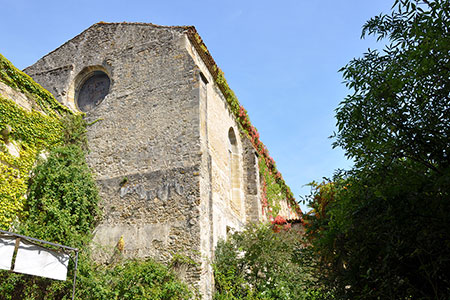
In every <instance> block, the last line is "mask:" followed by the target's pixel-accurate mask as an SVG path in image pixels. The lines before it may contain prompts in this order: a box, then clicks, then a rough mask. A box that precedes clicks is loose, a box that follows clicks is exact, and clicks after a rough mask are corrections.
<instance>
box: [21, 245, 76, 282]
mask: <svg viewBox="0 0 450 300" xmlns="http://www.w3.org/2000/svg"><path fill="white" fill-rule="evenodd" d="M13 248H14V247H13ZM68 264H69V255H68V254H65V253H61V252H57V251H52V250H49V249H46V248H43V247H40V246H37V245H34V244H32V243H28V242H24V241H23V240H21V241H20V244H19V248H18V250H17V256H16V261H15V264H14V272H18V273H24V274H29V275H36V276H42V277H47V278H52V279H57V280H66V278H67V268H68Z"/></svg>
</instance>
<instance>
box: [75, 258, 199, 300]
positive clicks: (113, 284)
mask: <svg viewBox="0 0 450 300" xmlns="http://www.w3.org/2000/svg"><path fill="white" fill-rule="evenodd" d="M94 274H95V275H94ZM77 296H78V297H79V298H80V299H92V300H96V299H98V300H103V299H108V300H109V299H120V300H125V299H136V300H138V299H155V300H160V299H161V300H184V299H186V300H187V299H191V297H192V292H191V291H190V290H189V288H188V286H187V285H186V284H184V283H181V282H180V281H179V280H178V279H177V278H176V276H175V275H174V274H173V273H172V272H170V271H169V269H168V268H167V267H165V266H163V265H162V264H159V263H156V262H154V261H152V260H146V261H137V260H129V261H125V262H124V263H122V264H118V265H115V266H113V267H112V268H107V267H101V266H97V267H95V268H92V269H91V270H89V271H88V272H86V273H84V274H83V275H82V278H81V284H80V289H79V292H78V293H77Z"/></svg>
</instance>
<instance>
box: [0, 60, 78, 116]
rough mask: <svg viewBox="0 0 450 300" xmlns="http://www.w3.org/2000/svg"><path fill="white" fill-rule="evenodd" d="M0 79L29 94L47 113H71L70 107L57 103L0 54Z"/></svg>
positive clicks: (53, 114)
mask: <svg viewBox="0 0 450 300" xmlns="http://www.w3.org/2000/svg"><path fill="white" fill-rule="evenodd" d="M0 81H2V82H3V83H5V84H6V85H8V86H10V87H12V88H14V89H16V90H18V91H21V92H22V93H24V94H25V95H27V96H29V97H30V98H31V99H33V100H34V101H35V102H36V103H35V104H36V105H37V106H38V107H39V108H40V109H42V111H43V112H45V113H46V114H47V115H51V116H55V115H59V116H62V115H64V114H65V113H69V114H70V113H71V111H70V109H68V108H67V107H65V106H64V105H62V104H61V103H59V102H58V101H57V100H56V99H55V97H53V95H52V94H50V92H49V91H47V90H46V89H44V88H43V87H42V86H40V85H39V84H37V83H36V82H35V81H34V80H33V79H32V78H31V77H30V76H28V75H27V74H25V73H24V72H22V71H20V70H18V69H17V68H16V67H15V66H14V65H13V64H12V63H11V62H10V61H9V60H7V59H6V58H5V57H4V56H3V55H1V54H0Z"/></svg>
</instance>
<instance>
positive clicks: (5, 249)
mask: <svg viewBox="0 0 450 300" xmlns="http://www.w3.org/2000/svg"><path fill="white" fill-rule="evenodd" d="M15 244H16V238H15V237H12V236H2V235H0V269H3V270H10V269H11V262H12V259H13V255H14V247H15Z"/></svg>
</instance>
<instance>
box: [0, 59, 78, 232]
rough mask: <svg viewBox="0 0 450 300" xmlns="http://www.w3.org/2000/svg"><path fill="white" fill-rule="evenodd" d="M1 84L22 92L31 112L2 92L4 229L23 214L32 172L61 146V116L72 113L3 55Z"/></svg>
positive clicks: (0, 203)
mask: <svg viewBox="0 0 450 300" xmlns="http://www.w3.org/2000/svg"><path fill="white" fill-rule="evenodd" d="M0 85H3V87H5V85H6V86H7V87H9V88H11V89H13V90H14V91H15V92H18V93H21V94H23V95H24V96H25V98H26V99H27V100H28V104H29V105H30V107H31V109H29V108H25V107H22V106H20V105H18V104H17V103H16V102H15V101H14V99H11V98H13V97H11V95H8V93H7V92H5V90H7V89H6V88H3V89H2V91H4V92H3V93H0V132H1V135H0V228H2V229H9V227H10V226H11V224H12V222H13V221H14V219H15V218H16V217H17V216H18V215H20V214H21V213H22V212H23V208H24V205H25V201H26V196H25V195H26V191H27V186H28V183H29V178H30V172H31V170H32V168H33V166H34V164H35V162H36V159H37V157H38V155H39V154H41V153H45V152H46V151H48V150H50V149H51V148H53V147H55V146H57V145H58V144H60V143H61V141H62V138H63V129H62V123H61V120H60V119H61V117H62V116H63V115H66V114H71V112H70V111H69V110H68V109H67V108H65V107H64V106H62V105H61V104H59V102H58V101H56V100H55V98H54V97H53V96H52V95H51V94H50V93H49V92H48V91H46V90H45V89H43V88H42V87H41V86H40V85H38V84H37V83H35V82H34V81H33V80H32V79H31V78H30V77H29V76H28V75H26V74H25V73H23V72H21V71H19V70H18V69H17V68H15V67H14V66H13V65H12V64H11V63H10V62H9V61H8V60H7V59H6V58H5V57H3V56H2V55H1V54H0Z"/></svg>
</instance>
